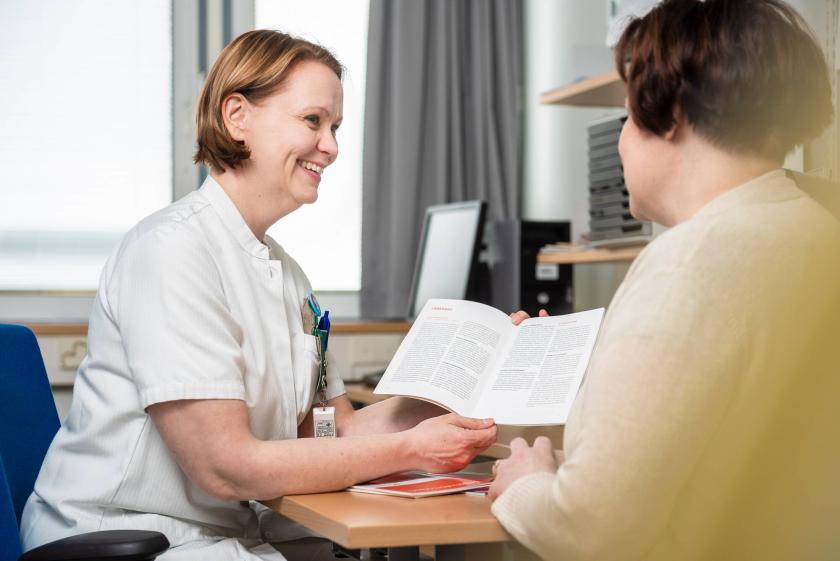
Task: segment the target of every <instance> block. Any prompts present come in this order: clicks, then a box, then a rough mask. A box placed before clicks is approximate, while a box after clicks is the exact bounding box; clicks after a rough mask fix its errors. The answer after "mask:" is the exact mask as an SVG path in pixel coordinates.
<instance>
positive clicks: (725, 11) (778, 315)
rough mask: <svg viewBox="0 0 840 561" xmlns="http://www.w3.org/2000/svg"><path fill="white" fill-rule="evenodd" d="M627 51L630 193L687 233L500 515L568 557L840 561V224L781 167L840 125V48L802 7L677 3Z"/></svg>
mask: <svg viewBox="0 0 840 561" xmlns="http://www.w3.org/2000/svg"><path fill="white" fill-rule="evenodd" d="M616 61H617V65H618V70H619V72H620V73H621V76H622V77H623V79H624V80H625V82H626V84H627V90H628V94H627V108H628V113H629V118H628V120H627V123H626V125H625V127H624V130H623V132H622V134H621V140H620V144H619V150H620V154H621V159H622V162H623V165H624V171H625V179H626V184H627V188H628V190H629V193H630V207H631V210H632V212H633V214H634V216H636V217H637V218H639V219H643V220H653V221H656V222H659V223H662V224H665V225H667V226H670V230H669V231H667V232H666V233H664V234H663V235H661V236H660V237H658V238H657V239H656V240H655V241H653V242H652V243H651V244H650V245H649V246H648V247H647V248H646V249H645V250H644V251H643V252H642V254H641V255H640V256H639V257H638V259H637V260H636V262H635V263H634V264H633V266H632V267H631V269H630V271H629V272H628V274H627V277H626V279H625V280H624V282H623V283H622V285H621V287H620V288H619V289H618V291H617V293H616V295H615V297H614V299H613V301H612V304H611V305H610V309H609V312H608V314H607V316H606V319H605V323H604V325H603V328H602V332H601V335H600V340H599V342H598V345H597V347H596V349H595V352H594V355H593V357H592V362H591V364H590V367H589V371H588V373H587V378H586V380H585V382H584V384H583V386H582V388H581V391H580V394H579V395H578V397H577V400H576V402H575V404H574V408H573V410H572V413H571V414H570V416H569V420H568V423H567V425H566V431H565V435H564V447H563V448H564V453H565V459H564V460H562V461H561V462H559V463H558V462H557V461H556V460H555V457H554V455H553V453H552V445H551V443H550V442H549V441H548V440H547V439H544V438H540V439H537V441H536V442H535V443H534V446H533V447H529V446H528V445H527V444H526V443H525V442H524V441H522V440H516V441H514V442H513V443H512V444H511V450H512V455H511V457H510V459H507V460H504V461H501V462H499V463H498V465H497V470H496V471H497V479H496V481H495V483H494V485H493V487H492V488H491V497H492V498H493V499H494V500H495V502H494V504H493V512H494V513H495V515H496V516H497V517H498V519H499V520H500V521H501V523H502V524H503V525H504V526H505V527H506V528H507V529H508V530H509V531H510V532H511V534H513V535H514V536H515V537H516V538H517V539H518V540H520V541H521V542H522V543H523V544H525V545H526V546H527V547H528V548H530V549H532V550H533V551H535V552H536V553H538V554H539V555H540V556H541V557H543V558H544V559H547V560H548V559H551V560H557V561H574V560H583V559H586V560H593V561H594V560H611V561H616V560H633V561H635V560H658V561H659V560H661V561H676V560H680V561H686V560H695V559H709V560H715V561H719V560H722V559H733V560H735V559H739V560H746V559H761V560H769V559H780V560H781V559H787V560H794V559H815V560H816V559H834V558H837V555H838V551H840V532H837V528H836V525H837V521H838V520H840V483H838V481H840V480H839V479H838V473H840V451H838V448H840V447H838V445H837V443H838V442H840V439H839V438H840V413H838V412H840V387H838V384H840V381H838V378H840V376H838V364H840V360H838V359H840V357H838V343H840V336H838V333H839V332H840V331H838V329H837V327H836V317H837V312H838V303H837V301H838V292H840V291H838V286H840V276H839V275H838V270H837V264H838V260H840V225H838V223H837V222H836V221H835V220H834V219H833V217H832V216H831V215H830V214H829V212H828V211H827V210H826V209H824V208H822V207H821V206H820V205H819V204H818V203H817V202H815V201H814V200H813V199H811V198H810V197H808V196H807V195H806V194H805V193H803V192H802V191H801V190H800V189H799V188H798V187H797V185H796V184H795V183H794V182H793V181H792V180H791V179H789V178H788V177H787V176H786V175H785V173H784V171H783V170H782V169H780V168H781V165H782V162H783V159H784V157H785V155H786V154H787V153H788V152H789V151H790V150H791V149H792V148H794V147H795V146H796V145H799V144H801V143H803V142H804V141H807V140H809V139H811V138H814V137H815V136H816V135H817V134H819V133H820V131H821V130H822V129H823V128H824V127H825V125H826V124H827V123H828V122H829V121H830V119H831V114H832V107H831V101H830V99H831V90H830V87H829V80H828V72H827V68H826V64H825V61H824V59H823V56H822V54H821V51H820V49H819V47H818V46H817V44H816V42H815V40H814V39H813V37H812V35H811V33H810V31H809V30H808V28H807V26H806V25H805V24H804V23H803V21H802V20H801V18H800V17H799V16H798V15H797V14H796V13H795V12H794V11H793V10H792V9H791V8H790V7H789V6H787V5H786V4H784V3H783V2H781V1H777V0H707V1H705V2H700V1H695V0H666V1H665V2H663V3H662V4H660V5H659V6H658V7H656V8H655V9H653V11H651V12H650V13H649V14H648V15H646V16H645V17H643V18H641V19H637V20H635V21H633V22H631V23H630V24H629V27H628V28H627V29H626V31H625V32H624V35H623V37H622V39H621V41H620V43H619V45H618V47H617V52H616ZM522 317H524V314H522V313H520V314H515V315H514V321H520V320H521V318H522Z"/></svg>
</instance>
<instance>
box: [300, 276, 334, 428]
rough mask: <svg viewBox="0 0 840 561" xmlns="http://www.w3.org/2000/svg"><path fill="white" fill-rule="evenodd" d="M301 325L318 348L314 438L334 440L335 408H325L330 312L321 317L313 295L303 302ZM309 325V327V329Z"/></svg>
mask: <svg viewBox="0 0 840 561" xmlns="http://www.w3.org/2000/svg"><path fill="white" fill-rule="evenodd" d="M303 311H304V314H303V319H304V322H303V325H304V329H308V330H309V331H310V334H311V335H314V336H315V343H316V345H317V347H318V384H317V390H316V391H317V393H318V403H319V404H320V407H316V408H314V409H313V417H314V419H313V420H314V425H315V435H314V436H315V437H316V438H319V437H328V438H334V437H335V436H336V427H335V408H334V407H327V345H328V344H329V340H330V312H329V310H325V311H324V315H323V316H322V315H321V306H320V305H319V304H318V300H317V299H316V298H315V295H314V294H311V293H310V295H309V296H308V297H307V298H306V302H304V309H303ZM310 325H311V327H310Z"/></svg>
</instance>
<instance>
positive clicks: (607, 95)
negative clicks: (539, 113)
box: [540, 70, 626, 107]
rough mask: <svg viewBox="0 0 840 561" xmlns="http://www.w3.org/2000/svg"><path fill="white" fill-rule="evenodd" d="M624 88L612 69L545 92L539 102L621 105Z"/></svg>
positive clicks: (593, 105)
mask: <svg viewBox="0 0 840 561" xmlns="http://www.w3.org/2000/svg"><path fill="white" fill-rule="evenodd" d="M625 95H626V90H625V87H624V82H622V81H621V78H620V77H619V76H618V72H616V71H615V70H613V71H612V72H607V73H606V74H599V75H597V76H592V77H591V78H587V79H585V80H581V81H579V82H574V83H572V84H569V85H566V86H563V87H562V88H557V89H555V90H551V91H548V92H545V93H544V94H542V95H541V96H540V103H544V104H553V105H578V106H592V107H623V106H624V97H625Z"/></svg>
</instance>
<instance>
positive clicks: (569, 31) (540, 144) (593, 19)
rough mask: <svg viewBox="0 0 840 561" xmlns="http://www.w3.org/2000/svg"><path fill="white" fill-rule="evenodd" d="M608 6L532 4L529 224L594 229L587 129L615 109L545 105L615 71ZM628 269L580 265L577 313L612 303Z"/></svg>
mask: <svg viewBox="0 0 840 561" xmlns="http://www.w3.org/2000/svg"><path fill="white" fill-rule="evenodd" d="M606 6H607V2H606V0H590V1H587V2H580V1H578V0H526V2H525V37H526V44H525V72H526V74H525V107H524V109H525V157H524V161H525V178H524V181H525V184H524V193H523V201H522V202H523V218H525V219H530V220H571V221H572V236H573V238H577V237H578V236H580V234H581V233H583V232H586V231H588V230H589V224H588V220H589V218H588V201H587V197H588V191H587V172H588V170H587V153H586V125H587V123H588V122H589V121H592V120H595V119H598V118H601V117H604V116H607V115H610V114H615V113H617V112H619V111H620V110H617V109H615V108H594V109H590V108H580V107H565V106H560V105H540V103H539V96H540V94H541V93H542V92H545V91H548V90H552V89H554V88H557V87H559V86H562V85H565V84H568V83H570V82H572V81H574V80H576V79H578V78H582V77H588V76H592V75H594V74H599V73H603V72H607V71H609V70H611V69H612V68H613V61H612V51H611V50H610V49H609V48H607V47H606V43H605V39H606V34H607V11H606ZM626 270H627V265H615V264H597V265H579V266H577V267H575V278H574V282H575V308H577V309H579V310H580V309H589V308H595V307H600V306H604V305H606V304H607V303H608V302H609V299H610V298H611V297H612V294H613V292H614V291H615V289H616V287H617V286H618V283H619V282H620V281H621V279H622V278H623V277H624V274H625V272H626Z"/></svg>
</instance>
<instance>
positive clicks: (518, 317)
mask: <svg viewBox="0 0 840 561" xmlns="http://www.w3.org/2000/svg"><path fill="white" fill-rule="evenodd" d="M529 317H531V316H529V315H528V312H525V311H523V310H519V311H518V312H513V313H512V314H510V321H512V322H513V325H519V324H520V323H522V322H523V321H525V320H526V319H528V318H529ZM540 317H541V318H547V317H548V312H546V311H545V310H540Z"/></svg>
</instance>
